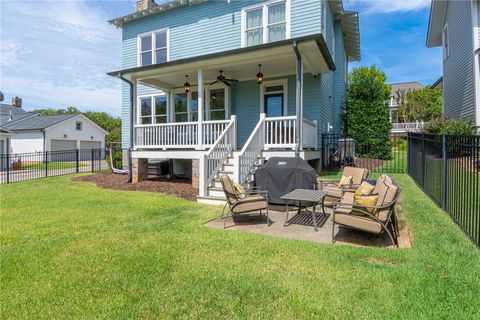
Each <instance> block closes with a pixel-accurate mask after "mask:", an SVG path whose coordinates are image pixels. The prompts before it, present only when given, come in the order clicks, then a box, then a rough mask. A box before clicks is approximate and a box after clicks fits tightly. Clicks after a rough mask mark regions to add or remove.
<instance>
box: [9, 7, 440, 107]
mask: <svg viewBox="0 0 480 320" xmlns="http://www.w3.org/2000/svg"><path fill="white" fill-rule="evenodd" d="M429 5H430V0H344V6H345V9H346V10H355V11H359V13H360V32H361V46H362V61H361V62H360V63H354V64H351V67H355V66H359V65H371V64H376V65H377V66H379V67H381V68H382V69H383V70H384V71H385V73H386V74H387V77H388V81H389V82H403V81H420V82H422V83H424V84H431V83H433V82H434V81H435V80H436V79H438V77H439V76H440V75H441V51H440V49H439V48H434V49H427V48H426V47H425V38H426V32H427V24H428V13H429ZM134 9H135V1H134V0H128V1H127V0H125V1H86V0H82V1H65V0H64V1H28V0H21V1H5V0H1V1H0V90H1V91H2V92H3V93H4V94H5V102H6V103H9V101H10V99H11V98H12V96H20V97H22V98H23V103H24V106H25V109H27V110H32V109H34V108H39V107H52V108H65V107H68V106H76V107H78V108H80V109H81V110H98V111H106V112H109V113H111V114H115V115H120V112H121V111H120V86H121V83H120V81H119V80H117V79H113V78H111V77H109V76H107V75H106V72H108V71H112V70H117V69H119V67H120V46H121V30H120V29H117V28H115V27H114V26H111V25H109V24H108V23H107V22H106V21H107V20H109V19H112V18H115V17H118V16H122V15H125V14H128V13H131V12H133V11H134Z"/></svg>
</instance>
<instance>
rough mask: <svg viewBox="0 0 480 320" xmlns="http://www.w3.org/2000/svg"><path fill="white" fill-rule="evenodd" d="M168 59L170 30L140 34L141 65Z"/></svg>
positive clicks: (139, 59)
mask: <svg viewBox="0 0 480 320" xmlns="http://www.w3.org/2000/svg"><path fill="white" fill-rule="evenodd" d="M167 61H168V30H161V31H157V32H152V33H148V34H144V35H140V36H139V56H138V64H139V66H148V65H151V64H155V63H162V62H167Z"/></svg>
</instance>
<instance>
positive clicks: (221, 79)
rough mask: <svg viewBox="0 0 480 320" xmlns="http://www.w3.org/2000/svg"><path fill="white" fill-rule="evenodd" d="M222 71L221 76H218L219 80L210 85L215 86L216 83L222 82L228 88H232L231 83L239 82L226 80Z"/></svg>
mask: <svg viewBox="0 0 480 320" xmlns="http://www.w3.org/2000/svg"><path fill="white" fill-rule="evenodd" d="M219 71H220V74H219V75H218V76H217V80H215V81H214V82H212V83H210V85H212V84H215V83H218V82H222V83H223V84H225V85H226V86H227V87H230V86H231V85H232V84H231V83H230V82H238V80H236V79H227V78H225V76H224V75H223V70H219Z"/></svg>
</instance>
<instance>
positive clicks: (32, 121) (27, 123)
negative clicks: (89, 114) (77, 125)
mask: <svg viewBox="0 0 480 320" xmlns="http://www.w3.org/2000/svg"><path fill="white" fill-rule="evenodd" d="M76 116H78V114H62V115H58V116H42V115H40V114H38V115H37V116H34V117H29V118H26V119H25V120H22V121H15V122H12V123H7V124H5V125H3V126H2V127H3V128H5V129H7V130H10V131H17V130H42V129H46V128H48V127H51V126H53V125H55V124H57V123H60V122H63V121H65V120H68V119H70V118H73V117H76Z"/></svg>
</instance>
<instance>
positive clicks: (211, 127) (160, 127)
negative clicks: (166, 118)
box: [135, 120, 230, 149]
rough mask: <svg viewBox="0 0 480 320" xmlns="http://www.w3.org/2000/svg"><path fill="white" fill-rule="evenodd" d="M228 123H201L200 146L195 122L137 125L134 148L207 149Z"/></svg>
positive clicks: (227, 121) (220, 121) (228, 121)
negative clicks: (202, 147)
mask: <svg viewBox="0 0 480 320" xmlns="http://www.w3.org/2000/svg"><path fill="white" fill-rule="evenodd" d="M229 123H230V120H216V121H203V122H202V132H203V134H202V141H201V144H199V143H198V142H199V141H198V140H199V139H198V129H199V122H197V121H195V122H178V123H161V124H148V125H137V126H136V127H135V137H136V139H135V142H136V144H135V147H137V148H142V149H149V148H151V149H153V148H163V149H165V148H172V149H194V148H198V147H199V146H200V145H202V146H206V147H208V146H211V145H213V144H214V143H215V141H216V140H217V139H218V137H220V135H221V134H222V133H223V132H224V131H225V128H226V127H227V126H228V124H229Z"/></svg>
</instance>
